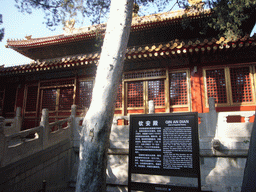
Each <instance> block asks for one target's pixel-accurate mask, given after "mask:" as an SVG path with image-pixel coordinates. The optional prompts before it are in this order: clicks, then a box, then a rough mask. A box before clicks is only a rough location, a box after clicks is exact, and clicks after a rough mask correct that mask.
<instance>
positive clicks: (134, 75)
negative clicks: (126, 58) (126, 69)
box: [124, 69, 166, 79]
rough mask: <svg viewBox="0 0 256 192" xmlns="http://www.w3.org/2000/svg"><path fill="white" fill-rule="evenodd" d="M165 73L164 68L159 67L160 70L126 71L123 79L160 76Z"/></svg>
mask: <svg viewBox="0 0 256 192" xmlns="http://www.w3.org/2000/svg"><path fill="white" fill-rule="evenodd" d="M165 75H166V71H165V69H160V70H159V69H158V70H154V71H138V72H132V73H126V74H124V79H136V78H146V77H160V76H165Z"/></svg>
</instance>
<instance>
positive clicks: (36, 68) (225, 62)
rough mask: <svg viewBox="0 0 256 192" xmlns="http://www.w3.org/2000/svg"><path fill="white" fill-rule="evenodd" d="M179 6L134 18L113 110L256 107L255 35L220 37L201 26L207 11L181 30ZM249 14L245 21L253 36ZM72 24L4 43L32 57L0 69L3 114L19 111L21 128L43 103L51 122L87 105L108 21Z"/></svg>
mask: <svg viewBox="0 0 256 192" xmlns="http://www.w3.org/2000/svg"><path fill="white" fill-rule="evenodd" d="M182 14H183V11H173V12H167V13H160V14H155V15H150V16H144V17H137V18H134V19H133V22H132V29H131V35H130V39H129V44H128V48H127V54H126V58H125V65H124V73H123V78H122V82H120V86H119V89H118V96H117V99H116V110H115V114H116V115H127V114H131V113H148V101H149V100H154V103H155V108H156V113H168V112H199V113H204V112H207V111H208V109H209V107H208V98H209V97H214V98H215V101H216V109H217V111H248V110H255V106H256V101H255V99H256V98H255V89H256V87H255V83H256V80H255V78H256V70H255V56H256V54H255V48H256V46H255V45H256V38H255V37H249V36H244V37H242V38H240V39H238V40H236V41H225V39H223V38H219V37H218V33H217V32H216V31H214V30H213V29H210V28H208V29H207V31H206V33H205V34H203V35H202V34H201V33H200V30H201V29H202V23H203V21H204V20H206V19H207V18H208V17H210V15H211V14H210V12H209V11H205V12H204V13H203V14H202V13H189V14H188V18H189V20H190V22H191V26H192V28H189V27H188V28H183V23H182V22H183V21H184V19H183V17H182ZM254 22H255V21H254V20H253V19H250V20H249V21H248V22H247V23H246V24H244V25H243V29H244V32H245V33H248V34H249V33H250V31H251V30H252V27H253V25H254ZM96 27H97V26H92V27H87V28H81V29H70V31H69V34H62V35H58V36H52V37H43V38H27V39H24V40H8V42H7V47H8V48H11V49H14V50H15V51H17V52H19V53H21V54H23V55H25V56H27V57H29V58H31V59H33V60H34V62H32V63H31V64H27V65H21V66H15V67H4V68H1V69H0V79H1V82H2V83H1V85H0V86H1V87H0V115H2V116H4V117H13V116H14V112H15V109H16V108H17V107H21V108H22V117H23V129H27V128H30V127H34V126H37V125H38V122H39V117H40V112H41V110H42V109H43V108H48V109H49V110H50V117H51V118H52V120H54V119H61V118H63V117H66V116H68V115H69V114H70V107H71V105H72V104H76V105H77V106H78V109H79V111H80V113H82V112H83V111H84V110H85V108H88V107H89V106H90V100H91V93H92V89H93V82H94V75H95V71H96V68H97V62H98V59H99V57H100V50H99V46H96V44H97V43H98V41H97V38H96V30H97V33H98V31H100V33H102V34H103V33H104V29H105V25H104V24H102V25H100V26H98V28H97V29H96Z"/></svg>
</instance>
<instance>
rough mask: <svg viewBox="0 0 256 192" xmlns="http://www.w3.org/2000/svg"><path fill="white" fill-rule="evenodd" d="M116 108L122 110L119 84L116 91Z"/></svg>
mask: <svg viewBox="0 0 256 192" xmlns="http://www.w3.org/2000/svg"><path fill="white" fill-rule="evenodd" d="M116 108H122V83H120V84H119V86H118V89H117V97H116Z"/></svg>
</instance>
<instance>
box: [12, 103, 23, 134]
mask: <svg viewBox="0 0 256 192" xmlns="http://www.w3.org/2000/svg"><path fill="white" fill-rule="evenodd" d="M21 125H22V117H21V108H20V107H17V108H16V116H15V118H14V127H13V131H12V133H18V132H20V131H21Z"/></svg>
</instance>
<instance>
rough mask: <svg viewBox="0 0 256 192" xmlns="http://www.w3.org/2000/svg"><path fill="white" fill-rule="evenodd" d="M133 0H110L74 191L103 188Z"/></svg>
mask: <svg viewBox="0 0 256 192" xmlns="http://www.w3.org/2000/svg"><path fill="white" fill-rule="evenodd" d="M132 6H133V0H111V7H110V17H109V20H108V23H107V29H106V34H105V38H104V43H103V48H102V52H101V58H100V61H99V65H98V69H97V73H96V79H95V85H94V89H93V95H92V102H91V106H90V108H89V110H88V112H87V114H86V116H85V118H84V121H83V129H82V133H81V134H82V135H81V143H80V152H79V159H80V163H79V169H78V176H77V184H76V191H77V192H81V191H88V192H89V191H90V192H96V191H106V167H107V149H108V146H109V135H110V130H111V125H112V121H113V115H114V108H115V99H116V92H117V87H118V85H119V82H120V81H119V80H120V78H121V76H122V70H123V61H124V57H125V53H126V48H127V43H128V39H129V34H130V28H131V20H132Z"/></svg>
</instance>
